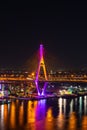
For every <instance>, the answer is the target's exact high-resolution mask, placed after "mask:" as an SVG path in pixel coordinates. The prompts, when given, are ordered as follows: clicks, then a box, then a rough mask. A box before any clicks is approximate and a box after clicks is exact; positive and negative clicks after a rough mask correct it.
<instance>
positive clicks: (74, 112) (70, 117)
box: [0, 96, 87, 130]
mask: <svg viewBox="0 0 87 130" xmlns="http://www.w3.org/2000/svg"><path fill="white" fill-rule="evenodd" d="M0 120H1V122H0V130H7V129H9V130H12V129H16V130H19V129H21V130H26V129H29V130H54V129H55V130H65V129H66V130H77V129H78V130H79V129H80V130H85V129H87V96H84V97H79V98H75V99H62V98H59V99H57V98H55V99H44V100H39V101H22V100H21V101H19V100H15V101H12V102H11V103H10V104H4V105H0Z"/></svg>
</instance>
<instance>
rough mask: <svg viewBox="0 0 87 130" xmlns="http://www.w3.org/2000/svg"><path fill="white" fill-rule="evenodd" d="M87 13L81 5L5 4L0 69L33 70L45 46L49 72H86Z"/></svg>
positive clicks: (0, 26) (1, 10) (0, 9)
mask: <svg viewBox="0 0 87 130" xmlns="http://www.w3.org/2000/svg"><path fill="white" fill-rule="evenodd" d="M86 12H87V10H86V4H85V3H83V2H80V1H79V2H63V1H62V2H52V1H50V3H49V2H47V3H45V2H44V3H43V2H42V3H39V4H38V3H36V4H32V3H30V5H29V6H27V4H25V3H24V4H23V3H22V4H21V5H20V6H19V3H18V4H17V5H14V4H13V3H10V4H9V3H8V4H1V5H0V17H1V21H0V68H11V67H13V68H20V67H25V66H27V67H28V66H29V67H30V66H32V64H34V63H35V62H36V61H34V62H33V57H34V60H35V57H36V58H37V51H38V49H39V45H40V44H41V42H42V44H43V45H44V48H45V54H46V55H45V59H46V60H45V62H46V63H47V66H49V68H52V69H54V70H56V69H66V70H67V69H69V70H70V69H71V70H72V69H86V68H87V60H86V57H87V51H86V48H87V37H86V35H87V25H86V22H87V18H86ZM36 60H37V59H36ZM30 62H32V63H30Z"/></svg>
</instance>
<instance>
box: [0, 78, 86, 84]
mask: <svg viewBox="0 0 87 130" xmlns="http://www.w3.org/2000/svg"><path fill="white" fill-rule="evenodd" d="M34 80H35V78H24V77H22V78H21V77H16V78H15V77H9V78H8V77H0V83H6V82H7V83H8V82H17V81H19V82H30V81H32V82H33V81H34ZM39 81H44V82H45V81H47V82H87V78H84V77H79V78H78V77H73V78H65V77H50V78H49V79H48V80H45V79H39Z"/></svg>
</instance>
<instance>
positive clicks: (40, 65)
mask: <svg viewBox="0 0 87 130" xmlns="http://www.w3.org/2000/svg"><path fill="white" fill-rule="evenodd" d="M39 53H40V55H39V56H40V60H39V64H38V70H37V73H36V79H35V83H36V87H37V91H38V95H40V92H39V87H38V80H39V74H40V69H41V68H43V72H44V77H45V80H47V73H46V67H45V63H44V58H43V45H42V44H40V51H39ZM43 91H44V90H43ZM42 93H43V92H42Z"/></svg>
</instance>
